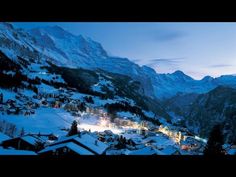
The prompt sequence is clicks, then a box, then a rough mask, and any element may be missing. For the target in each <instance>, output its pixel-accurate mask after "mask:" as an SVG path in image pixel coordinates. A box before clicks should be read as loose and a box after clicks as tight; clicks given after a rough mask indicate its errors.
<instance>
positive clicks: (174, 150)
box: [161, 146, 177, 155]
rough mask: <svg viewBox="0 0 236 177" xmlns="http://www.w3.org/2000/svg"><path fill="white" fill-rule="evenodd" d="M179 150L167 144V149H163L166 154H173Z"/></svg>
mask: <svg viewBox="0 0 236 177" xmlns="http://www.w3.org/2000/svg"><path fill="white" fill-rule="evenodd" d="M176 151H177V149H176V148H175V147H173V146H167V147H166V148H165V149H163V150H161V152H162V153H164V154H165V155H172V154H174V153H175V152H176Z"/></svg>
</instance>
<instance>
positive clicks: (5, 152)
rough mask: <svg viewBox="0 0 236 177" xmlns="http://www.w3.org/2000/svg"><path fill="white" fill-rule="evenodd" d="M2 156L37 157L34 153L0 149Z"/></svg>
mask: <svg viewBox="0 0 236 177" xmlns="http://www.w3.org/2000/svg"><path fill="white" fill-rule="evenodd" d="M0 155H37V154H36V153H35V152H33V151H25V150H14V149H0Z"/></svg>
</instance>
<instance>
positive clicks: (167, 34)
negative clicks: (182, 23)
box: [152, 29, 187, 42]
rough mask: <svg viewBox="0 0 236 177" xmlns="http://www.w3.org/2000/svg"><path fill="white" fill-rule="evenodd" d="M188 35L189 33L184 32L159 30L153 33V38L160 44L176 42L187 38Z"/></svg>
mask: <svg viewBox="0 0 236 177" xmlns="http://www.w3.org/2000/svg"><path fill="white" fill-rule="evenodd" d="M186 35H187V33H186V32H183V31H177V30H166V29H159V30H156V31H154V32H153V35H152V38H153V39H154V40H155V41H158V42H159V41H161V42H165V41H172V40H176V39H179V38H182V37H185V36H186Z"/></svg>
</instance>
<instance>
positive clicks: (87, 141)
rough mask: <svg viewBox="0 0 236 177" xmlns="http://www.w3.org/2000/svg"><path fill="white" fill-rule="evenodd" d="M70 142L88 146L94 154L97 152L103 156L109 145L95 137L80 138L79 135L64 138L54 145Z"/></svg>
mask: <svg viewBox="0 0 236 177" xmlns="http://www.w3.org/2000/svg"><path fill="white" fill-rule="evenodd" d="M68 140H74V141H76V142H78V143H79V144H82V145H84V146H86V147H87V148H88V149H91V150H92V151H93V152H95V153H97V154H102V153H103V152H104V151H105V150H106V149H107V148H108V145H106V144H105V143H103V142H101V141H99V140H97V139H96V138H95V137H93V136H91V135H89V134H81V136H80V137H79V136H78V135H73V136H70V137H63V138H61V139H59V140H58V141H56V142H55V143H53V144H58V143H62V142H65V141H68ZM95 141H96V143H95ZM53 144H51V145H50V146H52V145H53Z"/></svg>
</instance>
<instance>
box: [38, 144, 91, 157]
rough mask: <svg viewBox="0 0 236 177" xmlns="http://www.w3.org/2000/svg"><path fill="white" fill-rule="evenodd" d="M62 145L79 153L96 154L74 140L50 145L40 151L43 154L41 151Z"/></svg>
mask: <svg viewBox="0 0 236 177" xmlns="http://www.w3.org/2000/svg"><path fill="white" fill-rule="evenodd" d="M62 147H67V148H69V149H71V150H73V151H74V152H76V153H78V154H79V155H95V154H94V153H92V152H90V151H88V150H87V149H85V148H83V147H81V146H79V145H77V144H75V143H73V142H70V143H63V144H57V145H53V146H48V147H47V148H45V149H43V150H41V151H40V152H38V153H39V154H41V153H44V152H48V151H52V150H55V149H58V148H62Z"/></svg>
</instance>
